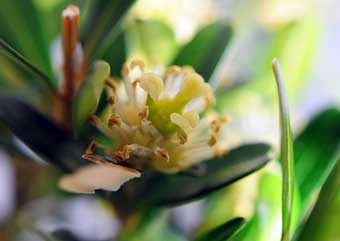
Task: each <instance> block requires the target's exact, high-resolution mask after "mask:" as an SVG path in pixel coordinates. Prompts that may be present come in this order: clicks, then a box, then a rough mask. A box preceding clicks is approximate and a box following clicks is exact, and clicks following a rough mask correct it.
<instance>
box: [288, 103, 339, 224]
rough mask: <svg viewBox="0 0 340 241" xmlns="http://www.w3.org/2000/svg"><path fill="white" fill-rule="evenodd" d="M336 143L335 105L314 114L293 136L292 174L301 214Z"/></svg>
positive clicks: (322, 177) (325, 172)
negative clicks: (298, 194) (296, 188)
mask: <svg viewBox="0 0 340 241" xmlns="http://www.w3.org/2000/svg"><path fill="white" fill-rule="evenodd" d="M339 143H340V111H339V109H327V110H325V111H323V112H322V113H320V114H318V115H317V116H316V117H314V118H313V119H312V120H311V121H310V123H309V124H308V125H307V126H306V128H305V129H304V130H303V131H302V133H301V134H300V135H299V136H298V137H297V138H296V140H295V142H294V152H295V153H294V154H295V155H294V159H295V174H296V181H297V185H298V189H299V191H300V194H301V206H302V207H303V210H302V211H303V214H306V213H309V211H310V207H311V204H312V203H313V200H314V198H315V196H316V195H317V194H318V192H319V191H320V187H321V186H322V185H323V183H324V182H325V179H326V178H327V176H328V175H329V172H330V170H331V168H332V167H333V165H334V163H335V161H336V159H335V158H334V157H335V154H336V152H337V148H338V145H339ZM302 218H303V217H302Z"/></svg>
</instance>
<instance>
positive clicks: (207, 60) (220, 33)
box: [173, 21, 232, 81]
mask: <svg viewBox="0 0 340 241" xmlns="http://www.w3.org/2000/svg"><path fill="white" fill-rule="evenodd" d="M231 37H232V28H231V26H230V25H229V24H228V23H225V22H221V21H219V22H215V23H212V24H210V25H208V26H206V27H205V28H203V29H202V30H201V31H200V32H198V34H197V35H196V36H195V37H194V38H193V40H192V41H191V42H189V43H188V44H187V45H185V46H184V47H183V49H182V50H181V51H180V52H179V54H178V55H177V56H176V58H175V60H174V61H173V64H176V65H180V66H182V65H191V66H193V67H194V68H195V70H196V71H197V72H198V73H199V74H201V75H202V76H203V77H204V78H205V79H206V81H209V80H210V77H211V76H212V74H213V72H214V70H215V68H216V66H217V64H218V62H219V60H220V59H221V57H222V56H223V54H224V52H225V50H226V48H227V47H228V44H229V42H230V40H231Z"/></svg>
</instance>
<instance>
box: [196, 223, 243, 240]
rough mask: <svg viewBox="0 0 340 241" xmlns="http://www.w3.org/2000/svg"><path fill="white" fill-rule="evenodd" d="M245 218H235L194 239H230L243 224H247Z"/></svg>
mask: <svg viewBox="0 0 340 241" xmlns="http://www.w3.org/2000/svg"><path fill="white" fill-rule="evenodd" d="M245 221H246V220H245V219H244V218H235V219H232V220H230V221H228V222H226V223H224V224H222V225H220V226H218V227H217V228H215V229H213V230H212V231H210V232H208V233H206V234H204V235H202V236H200V237H198V238H197V239H194V241H226V240H230V238H231V237H232V236H234V235H235V233H236V232H237V231H239V230H240V229H241V228H242V226H243V225H244V224H245Z"/></svg>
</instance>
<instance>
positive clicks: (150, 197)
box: [106, 143, 271, 208]
mask: <svg viewBox="0 0 340 241" xmlns="http://www.w3.org/2000/svg"><path fill="white" fill-rule="evenodd" d="M270 154H271V147H270V146H268V145H267V144H261V143H258V144H247V145H243V146H239V147H237V148H235V149H232V150H230V151H229V152H228V153H227V154H225V155H224V156H223V157H221V158H220V159H211V160H208V161H205V162H204V163H202V164H203V165H205V172H204V173H203V174H202V175H201V176H199V177H198V176H188V175H183V174H177V175H166V174H159V175H156V176H152V177H150V178H148V175H147V172H144V173H143V178H140V179H136V180H132V181H131V182H128V183H127V184H126V185H125V186H124V187H123V189H122V190H120V191H119V192H118V193H116V194H117V195H116V194H113V193H109V194H111V195H107V196H106V198H109V199H110V198H113V199H116V198H118V197H119V198H123V195H124V189H125V188H126V189H128V190H129V196H128V197H127V198H126V199H124V201H123V200H122V199H118V201H117V202H118V203H119V204H121V205H125V207H124V208H140V207H148V206H152V205H158V206H164V205H165V206H169V205H178V204H181V203H185V202H190V201H193V200H196V199H199V198H202V197H204V196H205V195H207V194H209V193H211V192H213V191H216V190H219V189H221V188H223V187H225V186H227V185H230V184H232V183H234V182H236V181H237V180H239V179H241V178H242V177H245V176H247V175H249V174H250V173H253V172H255V171H257V170H258V169H260V168H261V167H263V166H264V165H265V164H266V163H267V162H268V161H269V160H270ZM146 194H147V195H146ZM131 200H138V203H136V202H135V201H133V203H131ZM126 206H128V207H126ZM130 206H131V207H130Z"/></svg>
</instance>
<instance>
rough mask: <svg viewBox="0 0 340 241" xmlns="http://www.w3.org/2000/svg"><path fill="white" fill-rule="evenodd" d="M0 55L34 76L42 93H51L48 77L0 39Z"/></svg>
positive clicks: (51, 88)
mask: <svg viewBox="0 0 340 241" xmlns="http://www.w3.org/2000/svg"><path fill="white" fill-rule="evenodd" d="M0 53H1V54H3V55H5V56H6V57H7V58H9V59H10V60H12V61H13V62H14V63H16V64H17V65H19V66H21V67H23V68H24V69H26V70H27V71H29V72H30V73H32V74H33V75H34V77H35V78H37V79H39V80H40V81H39V82H36V83H37V84H38V85H39V87H40V88H41V89H42V91H46V92H48V91H49V92H52V90H53V87H52V85H51V81H50V79H49V77H47V76H46V75H45V74H44V73H42V72H41V71H40V70H39V69H38V68H36V67H35V66H34V65H33V64H32V63H30V62H29V61H28V60H27V59H26V58H25V57H23V56H22V55H21V54H19V53H18V52H16V51H15V50H14V49H13V48H12V47H10V46H9V45H8V44H7V43H6V42H5V41H4V40H3V39H0Z"/></svg>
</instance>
